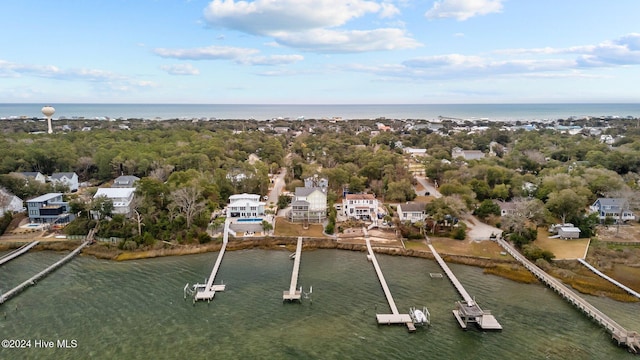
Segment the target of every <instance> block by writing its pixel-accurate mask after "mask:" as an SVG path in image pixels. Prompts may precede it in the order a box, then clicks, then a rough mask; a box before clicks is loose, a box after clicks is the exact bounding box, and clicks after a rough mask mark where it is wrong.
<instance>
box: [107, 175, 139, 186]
mask: <svg viewBox="0 0 640 360" xmlns="http://www.w3.org/2000/svg"><path fill="white" fill-rule="evenodd" d="M138 181H140V178H139V177H137V176H133V175H122V176H118V177H117V178H116V179H115V180H114V181H113V185H111V187H112V188H132V187H136V183H137V182H138Z"/></svg>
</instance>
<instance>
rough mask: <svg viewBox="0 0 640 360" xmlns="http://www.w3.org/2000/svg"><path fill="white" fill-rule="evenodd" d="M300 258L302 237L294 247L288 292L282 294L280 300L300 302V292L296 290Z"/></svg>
mask: <svg viewBox="0 0 640 360" xmlns="http://www.w3.org/2000/svg"><path fill="white" fill-rule="evenodd" d="M301 257H302V237H298V244H297V245H296V255H295V257H294V258H293V270H292V271H291V284H290V285H289V290H288V291H287V290H285V291H283V292H282V300H283V301H285V300H287V301H293V300H300V298H301V296H302V294H301V291H300V290H296V288H297V287H298V271H299V270H300V258H301Z"/></svg>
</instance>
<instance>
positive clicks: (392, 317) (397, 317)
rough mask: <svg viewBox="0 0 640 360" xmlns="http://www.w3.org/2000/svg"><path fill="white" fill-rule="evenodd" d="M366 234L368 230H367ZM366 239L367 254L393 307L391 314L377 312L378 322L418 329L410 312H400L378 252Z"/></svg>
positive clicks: (411, 329)
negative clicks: (388, 284) (377, 255)
mask: <svg viewBox="0 0 640 360" xmlns="http://www.w3.org/2000/svg"><path fill="white" fill-rule="evenodd" d="M365 234H366V231H365ZM365 241H366V243H367V251H368V253H369V255H368V256H367V257H368V258H369V260H371V262H372V263H373V267H374V268H375V270H376V274H378V280H380V285H381V286H382V290H383V291H384V295H385V296H386V297H387V302H388V303H389V308H390V309H391V314H376V319H377V320H378V324H405V325H406V326H407V328H408V329H409V331H411V332H413V331H416V328H415V325H414V323H413V320H412V319H411V316H410V315H409V314H400V312H399V311H398V307H397V306H396V302H395V301H394V300H393V296H391V291H389V286H387V281H386V280H385V279H384V274H382V270H381V269H380V265H379V264H378V260H377V259H376V254H375V253H374V252H373V248H372V247H371V241H370V240H369V238H368V237H367V236H366V235H365Z"/></svg>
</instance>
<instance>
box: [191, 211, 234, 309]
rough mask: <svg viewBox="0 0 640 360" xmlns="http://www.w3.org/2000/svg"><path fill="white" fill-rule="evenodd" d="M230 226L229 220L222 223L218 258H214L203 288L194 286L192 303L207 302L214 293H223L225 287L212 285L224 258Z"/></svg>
mask: <svg viewBox="0 0 640 360" xmlns="http://www.w3.org/2000/svg"><path fill="white" fill-rule="evenodd" d="M230 224H231V221H230V220H226V221H225V222H224V235H223V236H222V247H221V248H220V252H219V253H218V257H217V258H216V262H215V264H214V265H213V269H212V270H211V274H210V275H209V279H208V280H207V283H206V284H205V285H204V286H198V284H196V293H195V294H194V301H198V300H207V301H211V299H213V296H214V295H215V294H216V291H224V289H225V285H224V284H220V285H213V281H214V280H215V279H216V275H217V274H218V269H219V268H220V264H221V263H222V257H223V256H224V252H225V250H226V249H227V243H228V242H229V232H230V231H231V230H230V229H229V225H230Z"/></svg>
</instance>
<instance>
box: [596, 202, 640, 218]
mask: <svg viewBox="0 0 640 360" xmlns="http://www.w3.org/2000/svg"><path fill="white" fill-rule="evenodd" d="M589 209H590V210H591V212H592V213H594V212H595V213H598V218H599V219H600V221H601V222H602V221H604V220H605V219H606V218H612V219H613V220H614V221H615V222H616V223H620V222H627V221H629V220H635V219H636V216H635V215H634V214H633V212H632V211H631V210H629V202H628V201H627V200H626V199H623V198H598V199H597V200H596V201H595V202H594V203H593V204H592V205H591V206H590V207H589Z"/></svg>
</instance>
